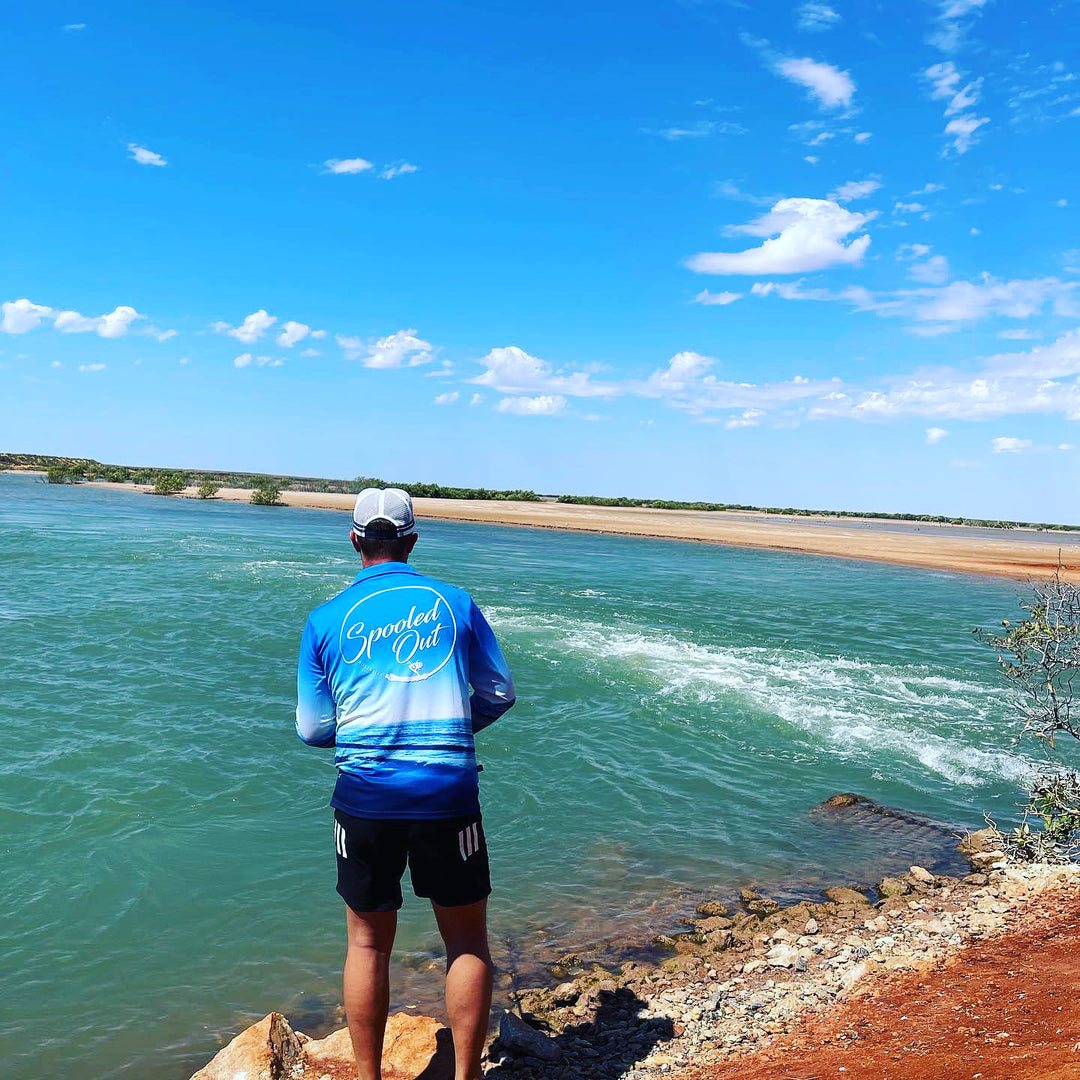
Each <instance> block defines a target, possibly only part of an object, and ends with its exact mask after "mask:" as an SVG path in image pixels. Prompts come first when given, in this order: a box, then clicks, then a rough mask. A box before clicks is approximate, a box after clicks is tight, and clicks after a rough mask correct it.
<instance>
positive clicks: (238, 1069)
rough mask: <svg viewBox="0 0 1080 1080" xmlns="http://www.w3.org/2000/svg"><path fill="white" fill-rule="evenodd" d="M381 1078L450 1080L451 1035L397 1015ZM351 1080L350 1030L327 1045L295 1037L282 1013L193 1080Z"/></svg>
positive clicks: (239, 1039) (390, 1023) (245, 1034)
mask: <svg viewBox="0 0 1080 1080" xmlns="http://www.w3.org/2000/svg"><path fill="white" fill-rule="evenodd" d="M382 1073H383V1076H384V1077H385V1080H415V1078H416V1077H418V1076H420V1075H421V1074H423V1076H424V1080H451V1078H452V1077H453V1075H454V1051H453V1043H452V1041H451V1038H450V1032H449V1031H448V1030H447V1029H446V1028H444V1027H443V1025H442V1024H440V1023H439V1022H438V1020H434V1019H432V1018H431V1017H430V1016H409V1015H408V1014H407V1013H395V1014H394V1015H393V1016H391V1017H390V1018H389V1019H388V1020H387V1022H386V1038H385V1040H384V1042H383V1058H382ZM241 1076H242V1077H244V1078H245V1080H323V1078H328V1080H350V1078H352V1077H355V1076H356V1061H355V1059H354V1058H353V1050H352V1042H351V1040H350V1039H349V1029H348V1028H341V1029H340V1030H338V1031H335V1032H333V1033H332V1034H330V1035H328V1036H327V1037H326V1038H325V1039H318V1040H311V1039H307V1037H306V1036H303V1035H299V1036H298V1035H297V1034H296V1033H295V1032H294V1031H293V1030H292V1028H291V1027H290V1026H289V1022H288V1020H286V1019H285V1017H284V1016H282V1015H281V1014H280V1013H270V1014H268V1015H267V1016H265V1017H263V1019H262V1020H260V1021H259V1022H258V1023H257V1024H253V1025H252V1026H251V1027H249V1028H247V1029H246V1030H245V1031H242V1032H241V1033H240V1034H239V1035H237V1036H236V1038H235V1039H233V1041H232V1042H231V1043H229V1045H228V1046H226V1047H225V1048H224V1049H223V1050H221V1051H220V1052H219V1053H218V1054H217V1055H216V1056H215V1057H214V1059H213V1060H212V1061H211V1062H210V1063H209V1064H208V1065H207V1066H206V1067H205V1068H203V1069H200V1070H199V1071H198V1072H197V1073H196V1074H195V1075H194V1076H193V1077H192V1078H191V1080H237V1078H238V1077H241Z"/></svg>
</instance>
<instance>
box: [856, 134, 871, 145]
mask: <svg viewBox="0 0 1080 1080" xmlns="http://www.w3.org/2000/svg"><path fill="white" fill-rule="evenodd" d="M873 137H874V136H873V134H872V133H871V132H869V131H860V132H858V133H856V135H855V141H856V142H857V143H860V144H862V143H865V142H869V141H870V140H871V139H872V138H873Z"/></svg>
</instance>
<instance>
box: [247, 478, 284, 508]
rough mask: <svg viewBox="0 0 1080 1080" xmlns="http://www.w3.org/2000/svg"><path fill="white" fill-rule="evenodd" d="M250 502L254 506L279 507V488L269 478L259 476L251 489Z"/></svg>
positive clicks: (274, 481)
mask: <svg viewBox="0 0 1080 1080" xmlns="http://www.w3.org/2000/svg"><path fill="white" fill-rule="evenodd" d="M251 501H252V503H254V504H255V505H256V506H281V487H280V485H279V484H278V483H277V481H276V480H274V479H272V478H271V477H269V476H260V477H259V479H257V480H256V481H255V484H254V486H253V487H252V489H251Z"/></svg>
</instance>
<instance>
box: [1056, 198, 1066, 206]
mask: <svg viewBox="0 0 1080 1080" xmlns="http://www.w3.org/2000/svg"><path fill="white" fill-rule="evenodd" d="M1055 205H1056V206H1068V205H1069V200H1068V199H1058V201H1057V202H1056V203H1055Z"/></svg>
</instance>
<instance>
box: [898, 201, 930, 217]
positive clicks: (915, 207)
mask: <svg viewBox="0 0 1080 1080" xmlns="http://www.w3.org/2000/svg"><path fill="white" fill-rule="evenodd" d="M925 210H926V207H925V206H923V204H922V203H917V202H912V203H905V202H898V203H897V204H896V205H895V206H894V207H893V213H894V214H922V213H924V212H925Z"/></svg>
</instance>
